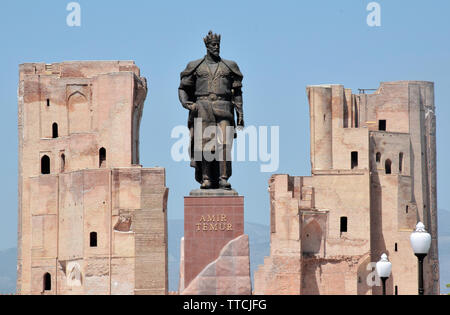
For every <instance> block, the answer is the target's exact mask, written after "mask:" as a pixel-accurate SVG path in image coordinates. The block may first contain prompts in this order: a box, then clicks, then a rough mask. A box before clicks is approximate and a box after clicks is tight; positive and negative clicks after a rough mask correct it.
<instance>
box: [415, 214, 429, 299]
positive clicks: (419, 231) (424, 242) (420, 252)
mask: <svg viewBox="0 0 450 315" xmlns="http://www.w3.org/2000/svg"><path fill="white" fill-rule="evenodd" d="M430 245H431V235H430V234H429V233H427V231H426V230H425V225H424V224H423V223H422V222H419V223H417V225H416V230H415V231H414V232H413V233H412V234H411V246H412V248H413V251H414V254H415V255H416V256H417V259H418V261H419V295H424V289H423V260H424V258H425V257H426V256H427V254H428V251H429V250H430Z"/></svg>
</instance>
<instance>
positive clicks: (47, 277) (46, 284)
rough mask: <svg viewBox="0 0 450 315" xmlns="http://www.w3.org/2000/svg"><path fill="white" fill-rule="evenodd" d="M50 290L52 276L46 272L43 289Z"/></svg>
mask: <svg viewBox="0 0 450 315" xmlns="http://www.w3.org/2000/svg"><path fill="white" fill-rule="evenodd" d="M51 290H52V276H51V275H50V274H49V273H48V272H47V273H46V274H45V275H44V291H51Z"/></svg>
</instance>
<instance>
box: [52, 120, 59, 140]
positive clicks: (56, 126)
mask: <svg viewBox="0 0 450 315" xmlns="http://www.w3.org/2000/svg"><path fill="white" fill-rule="evenodd" d="M52 134H53V139H56V138H58V124H57V123H54V124H53V126H52Z"/></svg>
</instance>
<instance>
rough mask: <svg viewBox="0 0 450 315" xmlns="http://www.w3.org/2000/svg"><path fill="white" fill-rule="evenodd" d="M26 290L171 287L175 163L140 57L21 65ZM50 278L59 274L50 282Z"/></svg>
mask: <svg viewBox="0 0 450 315" xmlns="http://www.w3.org/2000/svg"><path fill="white" fill-rule="evenodd" d="M19 76H20V82H19V234H18V278H17V293H19V294H166V293H167V265H168V264H167V211H166V210H167V197H168V189H167V188H166V186H165V170H164V169H160V168H154V169H144V168H142V166H140V165H139V127H140V126H139V125H140V121H141V116H142V111H143V105H144V100H145V98H146V94H147V82H146V79H145V78H143V77H140V71H139V68H138V67H137V66H136V65H135V64H134V62H131V61H98V62H96V61H92V62H91V61H86V62H63V63H56V64H52V65H46V64H40V63H30V64H23V65H21V66H20V73H19ZM46 279H48V280H49V281H46Z"/></svg>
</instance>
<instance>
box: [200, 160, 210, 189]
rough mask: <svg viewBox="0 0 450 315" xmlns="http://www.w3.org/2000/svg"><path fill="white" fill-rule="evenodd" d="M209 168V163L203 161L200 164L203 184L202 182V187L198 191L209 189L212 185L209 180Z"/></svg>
mask: <svg viewBox="0 0 450 315" xmlns="http://www.w3.org/2000/svg"><path fill="white" fill-rule="evenodd" d="M209 168H210V165H209V163H208V162H206V161H205V160H203V163H202V176H203V182H202V185H201V186H200V189H211V188H212V183H211V181H210V180H209Z"/></svg>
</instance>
